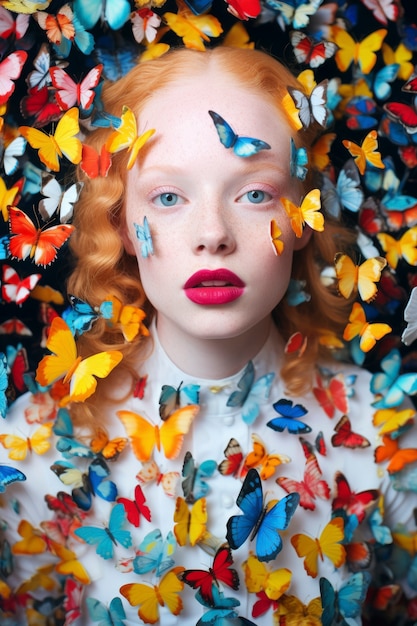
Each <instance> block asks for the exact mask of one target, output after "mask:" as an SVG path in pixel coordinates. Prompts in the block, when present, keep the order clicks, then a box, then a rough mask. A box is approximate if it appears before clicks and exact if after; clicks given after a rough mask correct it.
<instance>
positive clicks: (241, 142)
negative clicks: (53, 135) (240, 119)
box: [209, 111, 271, 157]
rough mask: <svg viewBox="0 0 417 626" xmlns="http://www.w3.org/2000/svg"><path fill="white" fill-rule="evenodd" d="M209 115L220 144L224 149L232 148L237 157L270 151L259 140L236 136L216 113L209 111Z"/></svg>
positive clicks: (266, 144)
mask: <svg viewBox="0 0 417 626" xmlns="http://www.w3.org/2000/svg"><path fill="white" fill-rule="evenodd" d="M209 115H210V117H211V119H212V120H213V124H214V126H215V127H216V130H217V134H218V136H219V139H220V142H221V143H222V144H223V146H224V147H225V148H232V149H233V152H234V153H235V154H236V155H237V156H239V157H250V156H253V155H254V154H257V153H258V152H260V151H261V150H270V149H271V146H270V145H269V144H268V143H266V142H265V141H262V140H261V139H255V138H253V137H244V136H241V135H237V134H236V133H235V132H234V130H233V129H232V127H231V126H230V125H229V124H228V123H227V122H226V120H225V119H223V118H222V117H221V115H219V114H218V113H215V112H214V111H209Z"/></svg>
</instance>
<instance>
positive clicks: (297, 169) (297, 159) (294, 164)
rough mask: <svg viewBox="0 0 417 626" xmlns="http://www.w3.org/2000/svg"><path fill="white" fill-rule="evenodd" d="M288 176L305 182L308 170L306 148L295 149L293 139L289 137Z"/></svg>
mask: <svg viewBox="0 0 417 626" xmlns="http://www.w3.org/2000/svg"><path fill="white" fill-rule="evenodd" d="M290 142H291V144H290V145H291V153H290V174H291V176H293V177H294V178H298V179H299V180H305V177H306V176H307V172H308V168H307V167H306V165H308V156H307V150H306V148H296V147H295V142H294V139H293V138H292V137H291V139H290Z"/></svg>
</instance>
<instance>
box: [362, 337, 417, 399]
mask: <svg viewBox="0 0 417 626" xmlns="http://www.w3.org/2000/svg"><path fill="white" fill-rule="evenodd" d="M401 366H402V359H401V354H400V352H399V350H398V349H396V348H394V349H393V350H391V351H390V352H389V353H388V354H387V355H386V356H384V358H383V359H381V364H380V367H381V370H382V371H381V372H376V373H375V374H373V376H372V378H371V391H372V393H374V394H376V396H377V397H376V401H375V402H374V403H373V406H374V407H376V408H378V409H380V408H382V409H385V408H392V407H395V406H398V405H400V404H401V403H402V401H403V400H404V398H405V396H406V395H414V394H416V393H417V374H416V373H412V372H405V373H403V374H401Z"/></svg>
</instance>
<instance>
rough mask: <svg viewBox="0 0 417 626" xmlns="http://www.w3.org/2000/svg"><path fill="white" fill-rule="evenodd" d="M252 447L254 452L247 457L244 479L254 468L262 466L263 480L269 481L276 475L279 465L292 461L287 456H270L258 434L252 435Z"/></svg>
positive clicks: (261, 474) (242, 474) (243, 473)
mask: <svg viewBox="0 0 417 626" xmlns="http://www.w3.org/2000/svg"><path fill="white" fill-rule="evenodd" d="M252 446H253V450H252V452H249V454H248V455H247V457H246V459H245V463H244V465H243V468H242V472H241V476H242V477H243V476H245V475H246V473H247V472H248V471H249V470H250V469H251V468H252V467H260V466H261V471H260V472H259V475H260V477H261V479H262V480H267V479H268V478H271V476H273V475H274V473H275V469H276V468H277V467H278V465H281V463H289V462H290V461H291V459H290V457H289V456H287V455H286V454H268V452H267V450H266V446H265V444H264V442H263V441H262V439H261V438H260V437H258V435H257V434H256V433H252Z"/></svg>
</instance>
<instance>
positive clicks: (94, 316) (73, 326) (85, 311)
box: [62, 294, 113, 335]
mask: <svg viewBox="0 0 417 626" xmlns="http://www.w3.org/2000/svg"><path fill="white" fill-rule="evenodd" d="M68 298H69V301H70V304H71V308H70V309H67V310H66V311H64V312H63V314H62V317H63V319H64V320H65V322H66V324H67V325H68V327H69V329H70V330H71V332H72V334H73V335H82V334H83V333H85V332H87V331H89V330H90V329H91V327H92V325H93V323H94V322H95V321H97V320H98V319H100V318H103V319H107V320H109V319H111V317H112V315H113V305H112V302H111V301H110V300H104V302H102V303H101V304H100V306H98V307H92V306H91V305H90V304H88V302H85V301H84V300H81V299H80V298H77V297H76V296H73V295H72V294H69V296H68Z"/></svg>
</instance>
